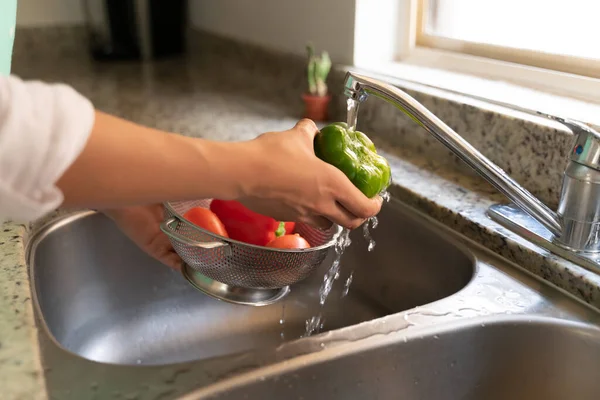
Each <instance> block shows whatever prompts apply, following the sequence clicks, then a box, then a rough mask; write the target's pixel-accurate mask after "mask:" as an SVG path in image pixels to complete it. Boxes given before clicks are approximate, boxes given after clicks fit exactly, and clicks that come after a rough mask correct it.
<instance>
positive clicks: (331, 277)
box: [319, 229, 352, 306]
mask: <svg viewBox="0 0 600 400" xmlns="http://www.w3.org/2000/svg"><path fill="white" fill-rule="evenodd" d="M351 243H352V240H351V239H350V230H348V229H344V230H342V232H341V233H340V235H339V236H338V238H337V241H336V242H335V246H334V249H335V258H334V260H333V263H332V264H331V268H329V271H327V273H326V274H325V276H324V277H323V284H322V285H321V288H320V289H319V303H320V304H321V306H323V305H324V304H325V301H326V300H327V296H329V293H330V292H331V288H332V287H333V282H334V281H335V280H336V279H337V278H339V276H340V274H339V272H340V261H341V259H342V254H343V253H344V250H345V249H346V248H347V247H348V246H350V244H351Z"/></svg>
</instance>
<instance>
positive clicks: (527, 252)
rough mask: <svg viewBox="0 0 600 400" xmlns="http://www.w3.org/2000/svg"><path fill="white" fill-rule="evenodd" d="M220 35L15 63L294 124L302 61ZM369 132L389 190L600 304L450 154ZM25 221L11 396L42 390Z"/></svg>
mask: <svg viewBox="0 0 600 400" xmlns="http://www.w3.org/2000/svg"><path fill="white" fill-rule="evenodd" d="M26 44H27V45H33V44H30V43H26ZM220 44H221V43H219V42H218V43H216V44H215V43H212V44H210V43H205V44H203V45H201V46H199V47H197V49H198V51H197V52H194V53H193V54H190V55H189V56H188V57H186V58H180V59H172V60H166V61H161V62H155V63H152V64H147V65H141V64H127V63H124V64H118V63H117V64H96V63H93V62H91V61H90V60H89V59H88V58H87V56H86V55H85V53H78V52H73V49H67V50H65V51H64V52H63V53H61V55H60V56H59V57H57V56H56V55H55V54H54V55H52V54H50V55H48V57H46V58H44V61H43V62H40V60H39V57H40V55H39V54H38V55H37V56H36V57H37V58H36V57H33V56H30V55H27V54H25V53H26V52H24V51H23V52H22V53H21V52H19V51H17V53H18V55H19V57H16V58H15V66H14V72H15V73H16V74H18V75H20V76H21V77H23V78H27V79H42V80H48V81H61V82H67V83H69V84H71V85H72V86H74V87H75V88H76V89H77V90H79V91H80V92H81V93H83V94H84V95H86V96H88V97H89V98H90V99H91V100H92V101H93V102H94V104H95V105H96V107H98V108H99V109H101V110H104V111H107V112H111V113H114V114H117V115H120V116H123V117H126V118H129V119H131V120H134V121H136V122H139V123H142V124H146V125H149V126H152V127H156V128H160V129H165V130H168V131H171V132H178V133H181V134H184V135H189V136H199V137H204V138H209V139H215V140H245V139H250V138H253V137H255V136H256V135H258V134H260V133H262V132H267V131H273V130H285V129H289V128H290V127H291V126H293V124H295V122H296V121H297V120H298V119H299V118H300V116H301V112H302V103H301V100H300V97H299V91H298V88H301V87H302V82H303V70H302V68H301V67H300V68H298V65H297V64H295V63H294V62H292V61H286V60H283V61H277V62H272V61H273V60H272V59H270V60H269V62H257V61H256V60H254V59H253V57H252V56H251V55H249V53H245V52H244V51H242V50H240V49H239V48H236V50H235V51H233V52H229V53H228V52H225V51H223V50H222V46H219V45H220ZM25 47H26V46H25ZM232 53H235V57H232ZM334 80H335V79H334ZM368 114H369V113H367V115H366V116H365V119H366V118H370V116H369V115H368ZM339 115H341V114H339V110H338V111H335V110H334V116H339ZM484 119H485V118H484ZM359 121H360V115H359ZM471 123H473V121H471ZM481 123H485V121H483V122H481ZM359 124H360V122H359ZM415 129H417V128H416V125H415ZM374 139H375V142H376V143H377V145H378V146H379V147H380V148H381V149H382V152H383V153H384V155H385V156H386V157H388V159H389V160H390V163H391V165H392V170H393V180H394V186H393V188H392V189H391V191H392V194H393V195H394V196H395V197H396V198H398V199H400V200H402V201H403V202H405V203H407V204H408V205H410V206H413V207H415V208H417V209H418V210H420V211H422V212H424V213H426V214H428V215H430V216H432V217H433V218H435V219H437V220H439V221H441V222H443V223H444V224H446V225H448V226H450V227H452V228H453V229H455V230H457V231H459V232H461V233H462V234H464V235H465V236H467V237H469V238H471V239H472V240H474V241H476V242H478V243H480V244H482V245H484V246H486V247H488V248H489V249H491V250H492V251H495V252H497V253H499V254H501V255H502V256H504V257H506V258H507V259H509V260H511V261H514V262H516V263H517V264H519V265H521V266H522V267H524V268H526V269H527V270H529V271H531V272H532V273H534V274H537V275H539V276H540V277H542V278H544V279H546V280H548V281H550V282H551V283H553V284H555V285H557V286H558V287H561V288H563V289H565V290H566V291H568V292H570V293H571V294H573V295H575V296H577V297H579V298H581V299H582V300H584V301H586V302H588V303H589V304H591V305H592V306H594V307H596V308H600V277H599V276H597V275H595V274H593V273H591V272H588V271H586V270H585V269H583V268H581V267H579V266H577V265H574V264H572V263H570V262H568V261H566V260H563V259H560V258H559V257H557V256H554V255H552V254H550V253H548V252H547V251H545V250H542V249H540V248H538V247H537V246H535V245H533V244H532V243H529V242H527V241H526V240H524V239H522V238H520V237H518V236H516V235H514V234H512V233H510V232H508V231H507V230H505V229H504V228H502V227H500V226H499V225H497V224H495V223H494V222H492V221H491V220H490V219H489V218H488V217H487V216H486V214H485V212H486V209H487V207H489V206H490V205H491V204H493V203H496V202H504V201H505V200H504V198H503V197H502V196H501V195H500V194H498V193H497V192H496V191H495V189H493V188H492V187H491V186H490V185H489V184H488V183H487V182H485V181H483V180H482V179H481V178H479V177H477V176H475V175H474V174H472V173H470V172H468V171H467V170H466V169H465V168H464V167H462V166H457V165H456V163H453V162H447V160H445V159H443V158H438V159H432V157H431V156H429V155H428V154H427V153H426V152H425V151H423V150H422V151H418V146H417V147H411V146H403V145H402V144H399V143H397V142H394V141H390V140H388V139H386V138H385V137H378V136H377V135H375V136H374ZM487 140H491V139H490V138H489V137H488V139H487ZM29 230H30V227H29V226H23V225H19V224H15V223H5V224H3V227H2V231H1V232H0V285H1V286H2V288H3V296H2V297H1V298H0V321H1V324H0V338H1V339H0V371H1V373H0V376H1V378H0V382H1V383H2V388H3V393H4V395H3V396H7V397H6V398H10V399H21V398H23V399H38V398H40V399H41V398H45V397H46V394H45V390H44V382H43V370H42V367H41V363H40V359H39V355H38V342H37V333H36V332H37V328H36V325H35V323H34V317H33V315H34V314H33V309H32V302H31V298H30V286H29V279H28V273H27V268H26V264H25V247H24V246H25V241H26V239H27V234H28V232H29Z"/></svg>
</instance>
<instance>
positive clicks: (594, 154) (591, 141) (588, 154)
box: [537, 111, 600, 170]
mask: <svg viewBox="0 0 600 400" xmlns="http://www.w3.org/2000/svg"><path fill="white" fill-rule="evenodd" d="M537 113H538V114H540V115H543V116H544V117H546V118H548V119H551V120H553V121H557V122H560V123H561V124H563V125H564V126H566V127H567V128H569V129H570V130H571V132H573V134H574V135H575V144H574V145H573V149H572V150H571V154H570V158H571V161H574V162H576V163H578V164H582V165H585V166H587V167H590V168H593V169H595V170H600V133H599V132H598V131H596V130H595V129H593V128H591V127H590V126H588V125H586V124H584V123H583V122H579V121H575V120H572V119H568V118H562V117H557V116H553V115H548V114H544V113H541V112H539V111H538V112H537Z"/></svg>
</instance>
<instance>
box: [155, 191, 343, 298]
mask: <svg viewBox="0 0 600 400" xmlns="http://www.w3.org/2000/svg"><path fill="white" fill-rule="evenodd" d="M211 201H212V199H203V200H194V201H179V202H170V203H165V204H164V207H165V221H164V222H163V223H162V224H161V229H162V231H163V232H164V233H165V234H166V235H167V236H168V237H169V239H170V241H171V243H172V245H173V248H174V249H175V251H176V252H177V254H179V256H180V257H181V258H182V260H183V261H184V262H185V264H186V265H185V266H184V268H183V274H184V276H185V277H186V278H187V279H188V280H189V281H190V283H192V284H193V285H194V286H196V288H198V289H200V290H202V291H204V292H205V293H207V294H209V295H211V296H214V297H217V298H219V299H221V300H225V301H229V302H233V303H240V304H249V305H266V304H271V303H273V302H275V301H277V300H279V299H281V298H283V297H284V296H285V295H286V294H287V293H288V292H289V288H288V286H289V285H293V284H295V283H298V282H300V281H302V280H303V279H305V278H307V277H308V276H309V275H310V273H311V272H313V271H314V270H315V269H316V268H317V267H318V266H319V265H320V264H321V263H322V262H323V260H324V259H325V257H326V256H327V252H328V250H329V248H331V247H332V246H333V245H334V243H335V239H336V238H337V236H338V235H339V233H340V231H341V228H340V227H339V226H337V225H334V226H332V227H331V228H330V229H328V230H326V231H323V230H319V229H316V228H313V227H311V226H309V225H306V224H302V223H297V224H296V229H295V232H296V233H299V234H300V235H301V236H302V237H304V238H305V239H306V240H307V241H308V242H309V243H310V245H311V248H309V249H303V250H282V249H271V248H267V247H262V246H255V245H251V244H247V243H243V242H239V241H237V240H232V239H228V238H225V237H222V236H219V235H215V234H213V233H211V232H208V231H206V230H204V229H202V228H200V227H197V226H195V225H193V224H192V223H190V222H188V221H187V220H185V219H184V218H183V215H184V214H185V213H186V212H187V211H188V210H189V209H190V208H193V207H203V208H208V207H209V205H210V202H211Z"/></svg>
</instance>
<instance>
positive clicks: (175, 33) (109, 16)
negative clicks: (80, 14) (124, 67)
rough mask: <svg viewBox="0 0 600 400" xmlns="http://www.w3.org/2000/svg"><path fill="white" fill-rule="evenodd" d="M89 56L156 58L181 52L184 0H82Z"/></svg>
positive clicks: (183, 38)
mask: <svg viewBox="0 0 600 400" xmlns="http://www.w3.org/2000/svg"><path fill="white" fill-rule="evenodd" d="M84 3H85V4H84V7H85V12H86V18H87V23H88V28H89V37H90V47H91V52H92V56H93V57H94V58H95V59H97V60H143V59H146V60H147V59H157V58H162V57H168V56H172V55H177V54H181V53H183V51H184V50H185V31H186V22H187V0H84Z"/></svg>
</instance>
